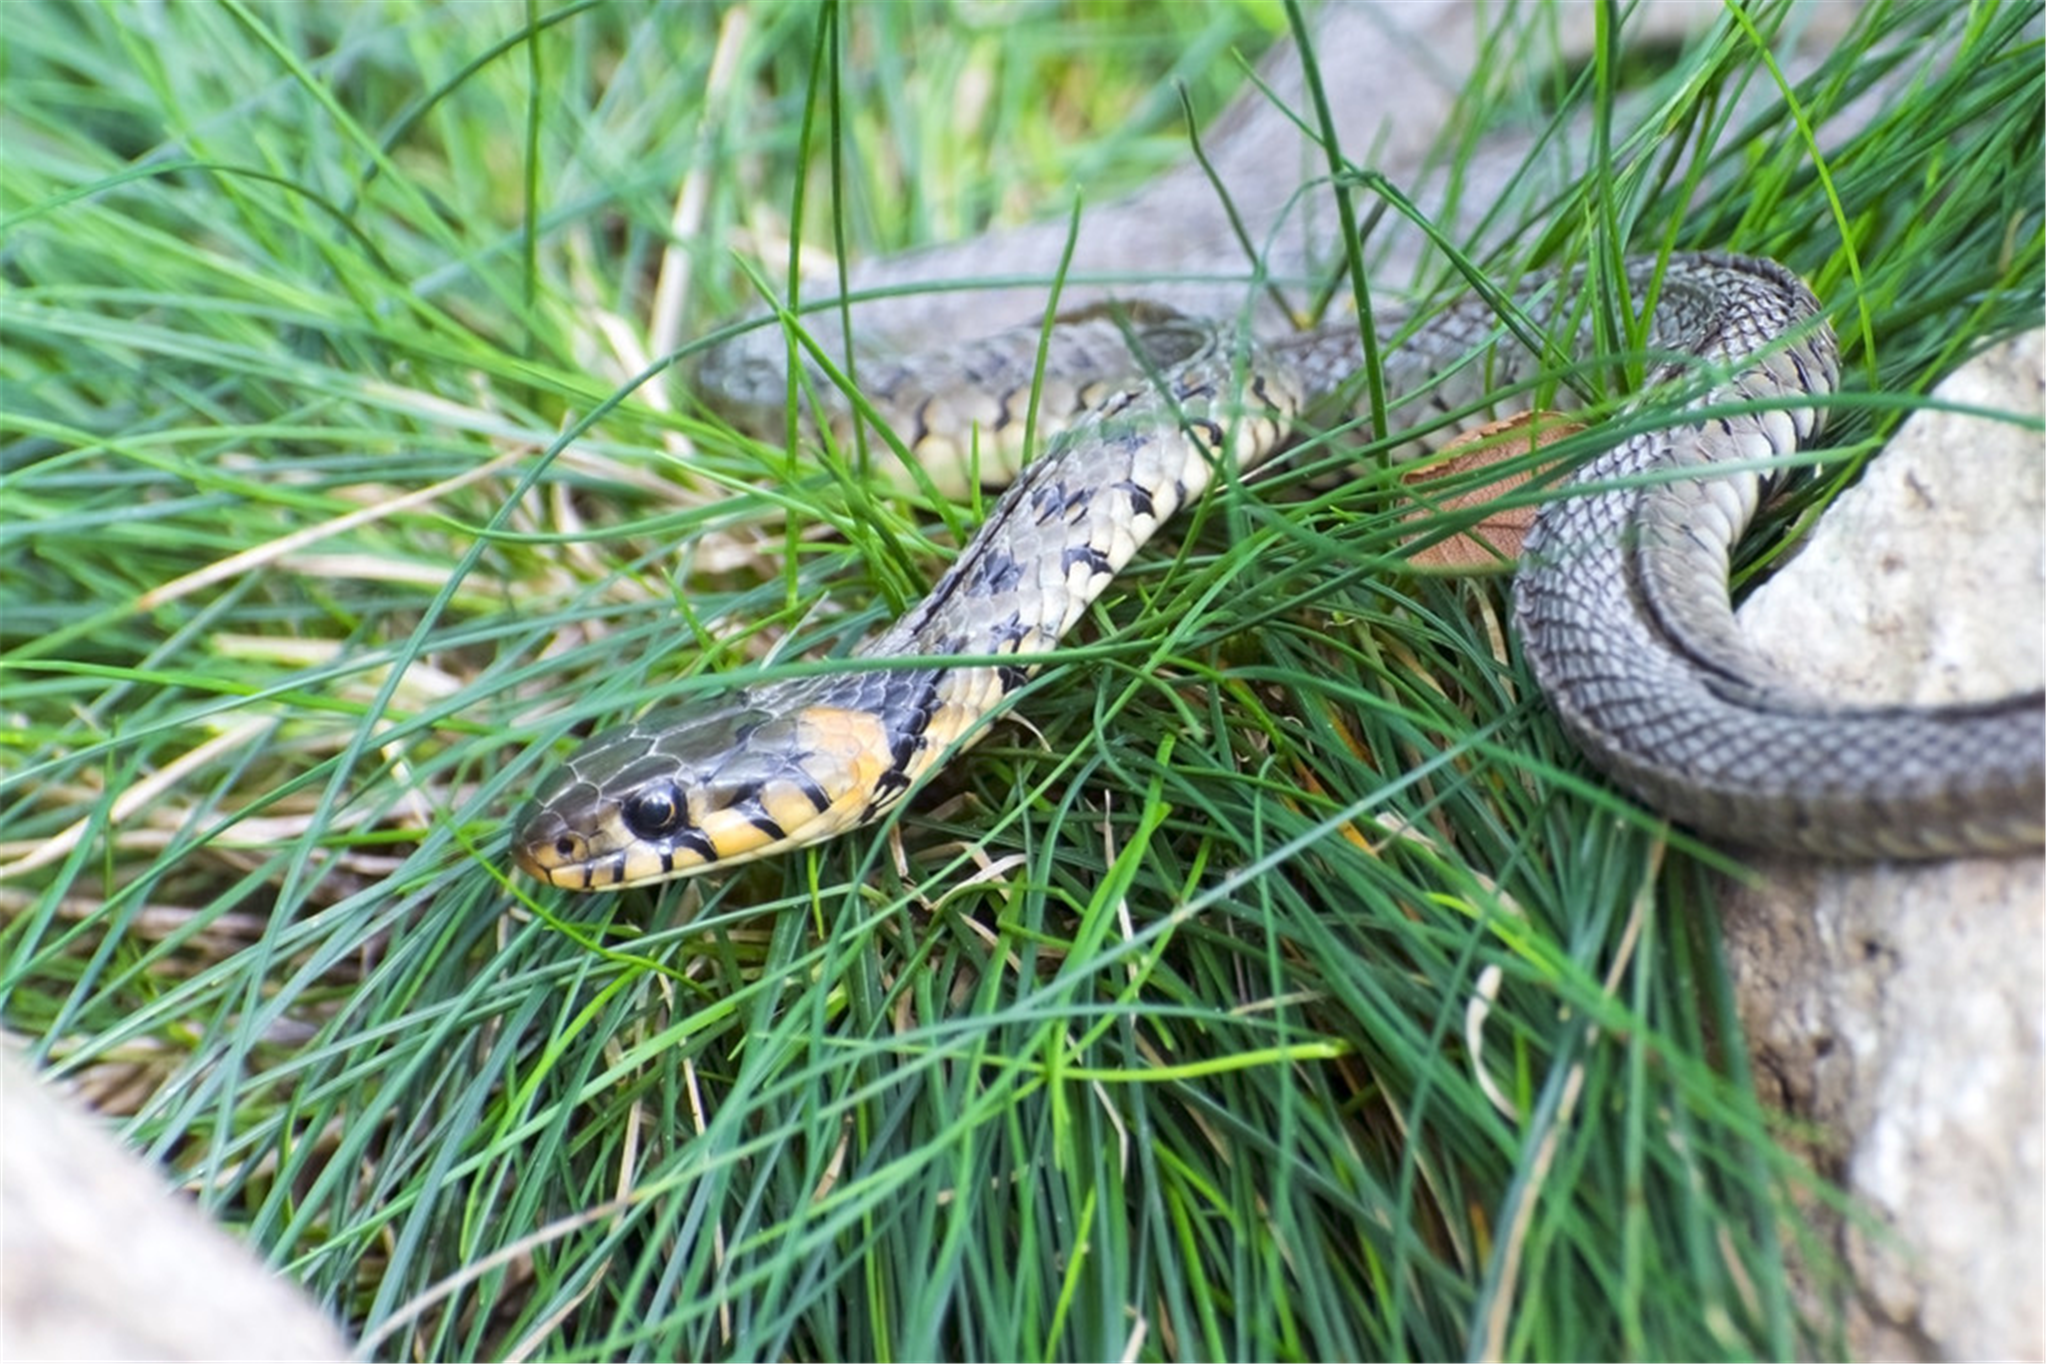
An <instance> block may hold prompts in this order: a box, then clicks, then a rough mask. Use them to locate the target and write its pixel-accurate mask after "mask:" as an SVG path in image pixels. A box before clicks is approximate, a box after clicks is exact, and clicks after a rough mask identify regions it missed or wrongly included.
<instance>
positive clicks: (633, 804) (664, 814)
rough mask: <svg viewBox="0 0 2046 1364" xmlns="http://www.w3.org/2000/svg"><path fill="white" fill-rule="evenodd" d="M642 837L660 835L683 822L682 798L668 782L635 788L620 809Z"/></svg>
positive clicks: (626, 824)
mask: <svg viewBox="0 0 2046 1364" xmlns="http://www.w3.org/2000/svg"><path fill="white" fill-rule="evenodd" d="M619 813H620V814H621V815H622V816H623V817H624V819H625V827H626V828H628V829H630V830H632V832H633V835H634V836H635V837H638V838H659V837H661V836H662V835H664V834H667V833H669V832H671V831H672V830H673V829H674V828H675V826H676V825H677V824H680V823H681V822H682V797H681V796H680V794H679V793H677V792H676V790H675V788H674V787H673V786H671V785H670V784H668V783H667V782H661V783H659V784H658V785H655V786H649V787H646V788H645V789H644V790H640V791H635V792H634V793H633V794H632V795H631V796H629V797H627V798H626V801H625V808H624V809H623V810H621V811H620V812H619Z"/></svg>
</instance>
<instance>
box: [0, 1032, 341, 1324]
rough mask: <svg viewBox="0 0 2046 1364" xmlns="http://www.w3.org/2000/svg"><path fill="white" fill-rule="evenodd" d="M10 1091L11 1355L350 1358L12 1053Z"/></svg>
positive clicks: (0, 1302) (7, 1250)
mask: <svg viewBox="0 0 2046 1364" xmlns="http://www.w3.org/2000/svg"><path fill="white" fill-rule="evenodd" d="M0 1099H4V1102H0V1322H4V1323H5V1330H4V1333H0V1358H6V1359H23V1360H27V1359H213V1360H222V1359H250V1360H255V1359H273V1360H282V1359H305V1360H343V1359H346V1358H348V1344H347V1342H346V1341H344V1340H343V1339H342V1338H341V1334H340V1332H339V1331H338V1330H336V1329H335V1327H334V1325H333V1324H332V1323H331V1322H329V1321H328V1320H327V1319H326V1318H325V1317H324V1316H322V1315H321V1314H320V1313H319V1311H317V1310H316V1309H315V1308H314V1307H313V1305H312V1304H311V1303H310V1302H308V1301H307V1300H306V1299H305V1298H304V1297H303V1296H301V1295H300V1294H299V1293H298V1292H297V1290H295V1289H294V1288H292V1287H291V1286H290V1285H289V1284H287V1283H285V1282H284V1281H283V1280H282V1279H279V1278H277V1277H275V1276H274V1275H272V1274H271V1273H270V1272H269V1271H268V1270H266V1269H264V1268H263V1267H262V1265H260V1264H259V1263H257V1261H256V1260H255V1259H254V1257H252V1256H251V1255H250V1254H249V1253H248V1251H247V1250H245V1249H244V1248H243V1247H242V1246H240V1245H238V1244H236V1243H235V1241H234V1240H233V1238H231V1237H230V1236H228V1235H227V1234H226V1233H225V1232H223V1231H221V1230H220V1229H219V1228H217V1227H215V1226H213V1225H212V1224H211V1223H209V1222H208V1221H207V1220H206V1218H205V1217H204V1215H202V1214H201V1213H200V1212H199V1210H198V1209H197V1208H195V1207H193V1206H192V1205H191V1204H190V1203H188V1202H186V1201H184V1200H183V1199H181V1198H180V1197H178V1195H176V1194H175V1193H173V1192H172V1191H171V1190H170V1189H167V1188H166V1187H164V1185H163V1184H162V1182H161V1181H159V1180H158V1179H157V1178H156V1177H155V1175H154V1174H153V1173H152V1172H151V1171H149V1170H148V1169H147V1168H145V1167H144V1166H143V1164H142V1163H141V1162H140V1161H138V1160H137V1159H136V1158H135V1157H134V1156H133V1155H131V1154H130V1153H129V1152H127V1151H124V1150H122V1149H121V1147H120V1146H119V1144H117V1143H116V1142H115V1141H114V1140H113V1138H112V1137H111V1136H109V1135H108V1134H107V1133H106V1132H104V1131H102V1130H101V1129H100V1128H98V1127H96V1126H95V1125H94V1124H93V1123H92V1122H91V1121H89V1120H88V1119H86V1118H85V1117H83V1116H82V1115H80V1114H79V1113H77V1112H74V1111H73V1110H72V1109H71V1108H69V1107H68V1106H67V1105H66V1104H65V1103H64V1102H63V1101H62V1100H61V1099H60V1098H59V1097H58V1096H57V1095H56V1094H55V1093H53V1092H52V1091H51V1090H50V1089H49V1088H47V1087H46V1086H45V1085H44V1084H43V1082H42V1081H40V1080H38V1079H37V1078H36V1077H34V1076H33V1075H30V1074H29V1073H28V1071H27V1070H25V1069H24V1068H23V1067H22V1066H21V1065H20V1064H19V1063H18V1062H16V1061H15V1060H14V1058H13V1057H11V1056H7V1057H0Z"/></svg>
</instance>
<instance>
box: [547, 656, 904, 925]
mask: <svg viewBox="0 0 2046 1364" xmlns="http://www.w3.org/2000/svg"><path fill="white" fill-rule="evenodd" d="M880 728H881V722H880V721H879V719H877V718H876V717H874V716H871V715H868V714H866V713H863V712H859V711H849V710H842V709H837V708H834V707H829V706H807V707H799V708H789V707H778V708H775V709H768V708H765V707H763V706H760V705H757V704H754V703H753V702H751V701H750V700H749V699H748V698H747V697H745V696H744V695H743V694H742V695H741V696H740V697H739V698H737V699H736V700H735V701H734V702H732V703H730V704H728V705H725V706H723V707H719V708H716V709H712V710H709V711H703V710H695V709H694V708H692V709H691V710H664V711H655V712H652V713H650V714H648V715H646V716H645V717H643V718H641V719H640V720H638V721H637V722H635V723H633V724H631V725H628V726H625V727H624V728H621V729H616V730H611V731H609V732H607V733H604V734H599V735H597V736H596V737H594V738H592V739H591V740H589V741H588V742H587V743H585V744H584V745H583V746H582V747H581V748H579V749H577V750H576V751H575V752H574V753H573V754H571V755H570V756H569V758H568V760H567V761H566V762H564V763H563V764H562V765H561V767H560V768H559V769H558V770H557V771H555V772H554V774H553V775H552V776H550V777H549V778H548V779H547V781H546V783H545V784H544V785H542V787H541V788H540V792H539V794H538V795H537V796H536V797H535V798H534V799H533V801H532V803H531V804H530V805H528V806H527V807H526V809H525V810H524V811H523V812H522V813H521V814H520V816H519V821H518V832H517V833H516V834H515V835H514V836H513V839H512V858H513V860H514V861H516V862H517V863H518V865H519V868H520V869H521V870H522V871H524V872H525V873H526V874H527V875H529V876H533V877H536V878H538V879H539V880H542V881H545V882H548V883H549V884H550V885H556V886H563V887H566V888H567V889H570V890H618V889H622V888H623V887H626V886H637V885H644V884H646V883H647V882H650V881H664V880H667V879H669V878H670V877H680V876H690V875H694V874H695V873H697V872H701V871H705V870H707V869H709V868H711V867H719V868H724V867H730V866H733V865H735V864H737V863H741V862H749V861H751V860H753V859H754V858H756V857H762V856H766V855H767V854H770V853H777V852H782V851H784V850H786V849H790V848H796V847H801V846H803V845H804V844H807V843H815V842H819V841H821V840H823V839H826V838H830V837H832V836H833V835H834V834H838V833H841V832H843V831H844V830H846V829H849V828H851V827H852V826H853V825H855V824H857V823H858V822H859V821H860V820H862V819H864V818H865V817H866V816H867V815H868V814H869V813H871V812H872V810H873V809H874V808H876V805H877V802H876V800H875V793H876V792H877V791H886V790H887V789H888V785H889V784H888V783H887V782H885V781H883V780H882V777H883V775H884V773H885V772H886V771H887V770H888V767H889V762H890V759H889V750H888V747H887V745H886V744H885V742H884V741H883V739H882V736H881V734H880Z"/></svg>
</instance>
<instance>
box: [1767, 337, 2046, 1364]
mask: <svg viewBox="0 0 2046 1364" xmlns="http://www.w3.org/2000/svg"><path fill="white" fill-rule="evenodd" d="M2042 375H2046V332H2034V333H2031V334H2029V335H2027V336H2024V337H2020V338H2018V339H2017V340H2015V341H2013V342H2010V343H2008V344H2006V345H2004V346H2001V347H1998V348H1997V349H1996V350H1994V351H1991V352H1989V353H1987V354H1985V355H1983V356H1981V357H1980V358H1978V359H1977V360H1976V361H1975V362H1973V363H1971V364H1970V365H1968V366H1967V367H1966V368H1964V369H1962V370H1961V371H1959V372H1958V373H1956V374H1954V375H1953V376H1952V377H1951V378H1949V379H1948V380H1947V381H1946V382H1945V383H1943V384H1942V385H1940V387H1939V389H1938V390H1937V396H1938V397H1940V398H1942V399H1944V400H1947V401H1951V402H1955V403H1966V404H1974V405H1979V406H1981V407H1984V408H1988V409H1993V410H2000V411H2010V412H2016V413H2023V414H2029V415H2030V416H2031V417H2032V418H2033V419H2034V420H2035V421H2036V420H2037V419H2038V417H2039V416H2040V413H2041V411H2042V388H2046V378H2042ZM2042 521H2046V463H2042V460H2041V451H2040V438H2039V435H2038V433H2037V431H2036V430H2032V429H2027V428H2024V427H2020V426H2016V425H2013V424H2012V423H2009V422H1999V421H1992V420H1988V419H1986V418H1981V417H1974V416H1962V415H1958V414H1955V413H1950V412H1934V411H1927V412H1921V413H1919V414H1918V415H1916V416H1914V417H1913V418H1912V419H1911V420H1910V421H1909V422H1907V423H1906V424H1905V426H1904V428H1903V429H1902V430H1900V432H1899V433H1898V435H1897V437H1896V438H1895V439H1893V440H1892V441H1891V442H1890V445H1889V448H1888V449H1887V450H1885V451H1884V452H1883V453H1882V454H1881V455H1880V456H1879V457H1877V458H1876V459H1875V461H1874V462H1873V463H1871V465H1870V466H1869V468H1868V471H1867V473H1866V475H1865V476H1864V477H1863V478H1862V480H1861V482H1860V483H1859V484H1858V485H1857V486H1856V487H1854V488H1853V489H1851V490H1849V492H1847V493H1846V494H1845V495H1843V496H1842V497H1841V498H1840V499H1839V500H1838V502H1837V503H1836V505H1835V506H1834V507H1833V508H1832V510H1831V511H1829V512H1828V514H1827V515H1826V516H1825V517H1824V518H1823V519H1822V521H1821V522H1820V524H1819V526H1818V527H1817V529H1816V530H1815V531H1814V533H1813V534H1812V535H1811V536H1810V537H1809V543H1808V544H1807V545H1806V546H1805V547H1804V549H1803V550H1802V551H1801V552H1800V553H1799V555H1798V556H1797V558H1796V560H1795V561H1794V562H1793V563H1791V564H1790V565H1788V566H1787V567H1785V568H1784V569H1783V570H1782V571H1781V572H1780V573H1778V574H1777V575H1776V577H1775V578H1774V579H1772V580H1771V581H1770V582H1769V583H1768V584H1766V585H1765V586H1764V587H1763V588H1762V589H1760V590H1758V591H1757V592H1756V593H1755V594H1754V595H1753V597H1752V598H1751V599H1750V600H1749V601H1748V602H1747V604H1746V605H1745V607H1744V608H1743V610H1742V612H1741V617H1740V619H1741V622H1742V625H1743V628H1744V629H1745V631H1746V632H1747V634H1748V636H1749V638H1750V639H1752V640H1753V641H1755V643H1756V644H1758V645H1759V646H1760V647H1761V648H1762V649H1763V650H1764V651H1765V652H1767V653H1769V654H1770V655H1771V656H1772V657H1775V658H1777V659H1779V660H1781V661H1782V662H1783V663H1784V664H1785V666H1786V667H1787V668H1791V669H1794V670H1795V672H1796V674H1797V676H1798V677H1799V678H1800V679H1801V680H1803V681H1804V682H1805V683H1807V684H1808V685H1810V686H1811V687H1813V688H1814V689H1815V690H1818V691H1820V692H1822V693H1823V694H1827V695H1832V696H1840V697H1852V698H1855V699H1860V700H1869V701H1886V700H1909V701H1921V702H1931V701H1947V700H1957V699H1963V698H1972V699H1988V698H1991V697H1995V696H2000V695H2006V694H2009V693H2012V692H2017V691H2025V690H2031V689H2035V688H2037V687H2039V686H2040V684H2041V681H2042V679H2046V649H2042V641H2041V625H2040V622H2041V620H2042V611H2046V564H2042V547H2041V535H2040V526H2041V524H2042ZM1760 867H1761V870H1762V872H1763V880H1762V881H1761V883H1759V884H1755V885H1747V886H1743V887H1742V888H1741V889H1740V891H1739V892H1738V894H1737V896H1736V897H1735V902H1734V903H1733V904H1731V905H1729V907H1728V914H1727V935H1728V938H1727V948H1728V952H1729V956H1730V958H1731V960H1732V963H1733V968H1734V972H1735V976H1736V979H1737V981H1738V983H1739V986H1740V991H1741V996H1742V1016H1743V1020H1744V1022H1745V1025H1746V1029H1747V1033H1748V1039H1749V1044H1750V1046H1751V1048H1752V1050H1753V1052H1754V1056H1755V1062H1756V1066H1757V1069H1758V1072H1759V1073H1760V1075H1761V1076H1762V1078H1763V1080H1764V1083H1765V1089H1766V1087H1767V1084H1768V1083H1769V1082H1772V1081H1773V1083H1774V1084H1775V1085H1776V1087H1777V1089H1778V1094H1777V1095H1776V1097H1777V1098H1778V1099H1779V1100H1780V1102H1781V1104H1782V1106H1783V1107H1784V1108H1785V1109H1786V1110H1787V1111H1789V1112H1790V1113H1792V1114H1793V1115H1795V1116H1796V1117H1798V1118H1799V1119H1801V1120H1804V1121H1807V1122H1810V1123H1813V1124H1816V1125H1817V1127H1818V1128H1819V1129H1820V1130H1821V1131H1822V1133H1823V1134H1824V1135H1823V1136H1822V1138H1821V1139H1820V1140H1821V1147H1822V1149H1821V1150H1820V1152H1819V1153H1818V1154H1819V1156H1820V1167H1821V1170H1822V1171H1823V1172H1824V1173H1826V1174H1828V1175H1831V1176H1834V1177H1837V1178H1838V1179H1839V1180H1840V1181H1841V1182H1842V1183H1843V1184H1844V1185H1845V1187H1846V1188H1847V1189H1848V1190H1849V1191H1851V1192H1852V1193H1853V1194H1854V1196H1855V1198H1856V1200H1857V1201H1858V1203H1859V1204H1860V1206H1861V1207H1862V1208H1863V1209H1865V1210H1866V1211H1867V1212H1868V1213H1870V1214H1873V1218H1874V1220H1873V1222H1871V1223H1868V1224H1866V1225H1855V1224H1853V1223H1852V1222H1850V1223H1848V1224H1846V1225H1842V1226H1839V1227H1836V1228H1835V1232H1836V1236H1837V1242H1836V1244H1837V1246H1838V1248H1839V1250H1840V1251H1841V1253H1842V1255H1843V1256H1844V1258H1845V1260H1846V1262H1847V1263H1848V1264H1849V1266H1850V1267H1851V1269H1852V1271H1853V1276H1854V1279H1855V1283H1854V1286H1853V1288H1852V1290H1851V1294H1850V1300H1849V1301H1848V1302H1847V1303H1846V1304H1845V1305H1846V1307H1847V1309H1848V1331H1849V1335H1848V1346H1849V1348H1850V1350H1851V1351H1852V1352H1853V1353H1854V1354H1855V1355H1856V1356H1857V1357H1861V1358H1898V1359H1903V1358H1949V1359H1953V1358H1992V1357H2000V1358H2031V1359H2037V1358H2040V1357H2042V1355H2046V1312H2042V1298H2041V1295H2040V1292H2039V1286H2040V1284H2041V1283H2042V1282H2046V1251H2042V1245H2046V1198H2042V1194H2041V1178H2042V1174H2046V1169H2042V1166H2046V1158H2042V1150H2046V1125H2042V1120H2041V1104H2042V1083H2041V1074H2042V1071H2041V1065H2042V1060H2046V1023H2042V1017H2041V1012H2040V1000H2041V999H2042V998H2046V922H2042V916H2041V906H2042V897H2046V891H2042V886H2046V861H2042V859H2041V858H2039V857H2036V856H2034V857H2024V858H2013V859H1986V858H1985V859H1980V860H1972V861H1959V862H1950V863H1941V864H1932V865H1925V866H1898V865H1890V866H1874V867H1832V866H1813V865H1811V864H1797V863H1793V862H1791V861H1789V860H1787V859H1785V860H1777V861H1772V862H1769V863H1766V864H1760Z"/></svg>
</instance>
